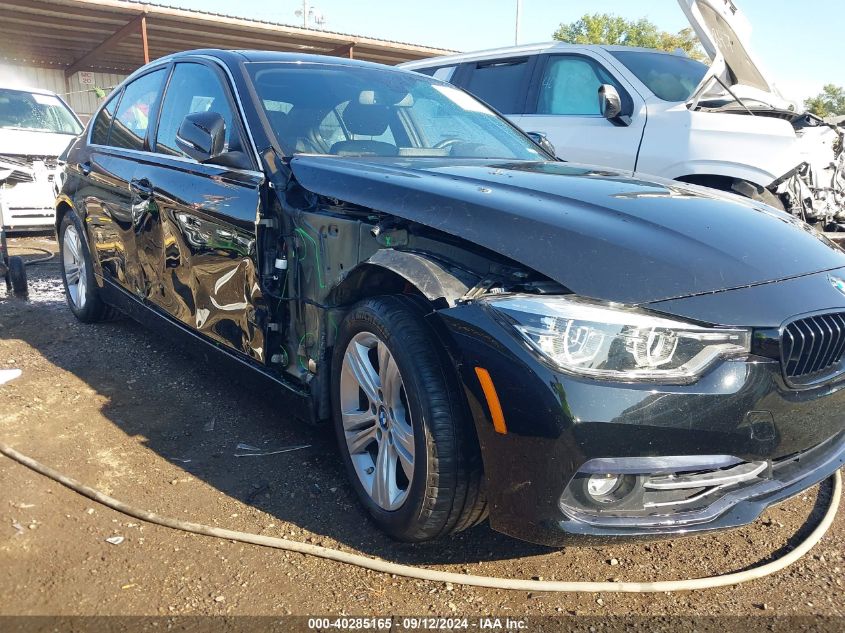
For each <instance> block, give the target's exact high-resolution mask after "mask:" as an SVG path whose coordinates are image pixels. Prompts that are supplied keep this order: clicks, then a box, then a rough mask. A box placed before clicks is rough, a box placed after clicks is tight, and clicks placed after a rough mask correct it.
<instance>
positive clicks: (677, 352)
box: [487, 295, 751, 384]
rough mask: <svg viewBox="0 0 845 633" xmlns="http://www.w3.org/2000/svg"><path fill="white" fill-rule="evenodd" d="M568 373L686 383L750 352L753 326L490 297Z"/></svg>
mask: <svg viewBox="0 0 845 633" xmlns="http://www.w3.org/2000/svg"><path fill="white" fill-rule="evenodd" d="M487 303H488V305H490V306H491V307H492V308H493V309H494V310H495V311H496V312H498V313H499V314H501V315H503V316H504V317H505V318H506V319H507V320H508V321H509V322H510V323H511V324H512V325H513V327H514V328H516V330H517V331H518V332H519V333H520V334H521V335H522V337H523V338H524V339H525V340H526V341H527V342H528V344H529V345H530V346H531V347H533V348H534V349H535V350H536V351H537V352H539V353H540V354H541V355H542V356H543V357H544V358H546V359H547V360H548V361H551V363H553V364H554V365H555V366H556V367H558V368H560V369H561V370H562V371H565V372H569V373H573V374H579V375H583V376H591V377H594V378H603V379H606V380H620V381H626V382H631V381H643V382H660V383H663V384H686V383H690V382H694V381H695V380H697V379H698V377H699V376H701V374H702V373H703V372H704V370H705V369H707V368H708V367H709V366H710V365H711V364H712V363H713V362H714V361H716V360H717V359H719V358H723V357H725V356H732V355H741V354H747V353H748V352H749V351H750V345H751V331H750V330H742V329H722V328H719V329H712V328H703V327H699V326H696V325H692V324H689V323H684V322H683V321H675V320H672V319H667V318H663V317H659V316H656V315H654V314H651V313H649V312H646V311H644V310H639V309H636V308H628V307H624V306H617V305H609V304H604V303H600V302H597V301H590V300H586V299H581V298H579V297H571V296H556V297H536V296H523V295H518V296H510V297H503V298H500V299H491V300H489V301H488V302H487Z"/></svg>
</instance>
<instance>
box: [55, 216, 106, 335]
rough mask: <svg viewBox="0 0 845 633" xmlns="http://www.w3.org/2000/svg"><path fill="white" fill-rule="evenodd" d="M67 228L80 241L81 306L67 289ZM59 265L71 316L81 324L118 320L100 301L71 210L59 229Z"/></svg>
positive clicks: (80, 229)
mask: <svg viewBox="0 0 845 633" xmlns="http://www.w3.org/2000/svg"><path fill="white" fill-rule="evenodd" d="M69 227H74V229H75V230H76V232H77V235H78V236H79V239H80V240H81V248H80V253H79V255H80V257H81V258H82V259H84V261H85V266H84V274H85V280H86V283H85V291H84V297H85V298H84V301H83V302H82V306H79V305H77V304H76V303H75V302H74V299H73V297H72V296H71V292H70V289H69V287H68V277H67V271H66V270H65V237H66V233H67V230H68V228H69ZM59 265H60V266H61V271H62V285H63V286H64V289H65V299H66V300H67V304H68V307H69V308H70V311H71V312H73V315H74V316H75V317H76V318H77V319H79V320H80V321H82V322H83V323H99V322H102V321H111V320H114V319H116V318H119V316H120V313H119V312H118V311H117V310H116V309H115V308H113V307H111V306H110V305H108V304H106V303H105V302H103V300H102V299H100V296H99V293H98V291H97V285H96V281H95V279H94V266H93V264H92V262H91V255H90V253H89V251H88V247H87V242H86V240H85V230H84V228H83V226H82V222H81V221H80V219H79V216H77V215H76V213H75V212H74V211H72V210H69V211H67V212H66V213H65V215H64V217H63V218H62V223H61V226H60V227H59Z"/></svg>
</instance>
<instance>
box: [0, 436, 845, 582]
mask: <svg viewBox="0 0 845 633" xmlns="http://www.w3.org/2000/svg"><path fill="white" fill-rule="evenodd" d="M0 453H2V454H3V455H5V456H6V457H9V458H10V459H13V460H15V461H16V462H18V463H20V464H23V465H24V466H27V467H28V468H31V469H32V470H34V471H36V472H38V473H41V474H42V475H44V476H45V477H49V478H50V479H52V480H54V481H57V482H58V483H60V484H62V485H63V486H65V487H67V488H70V489H71V490H74V491H75V492H78V493H79V494H81V495H84V496H86V497H88V498H89V499H92V500H94V501H96V502H98V503H101V504H103V505H105V506H108V507H109V508H112V509H113V510H117V511H118V512H122V513H123V514H127V515H129V516H131V517H135V518H136V519H140V520H141V521H147V522H149V523H155V524H158V525H163V526H165V527H169V528H173V529H175V530H182V531H184V532H193V533H194V534H203V535H205V536H214V537H217V538H222V539H227V540H230V541H240V542H242V543H252V544H253V545H262V546H264V547H274V548H276V549H283V550H287V551H290V552H298V553H300V554H307V555H309V556H317V557H319V558H326V559H328V560H334V561H337V562H339V563H345V564H347V565H355V566H357V567H363V568H364V569H370V570H372V571H377V572H380V573H384V574H395V575H397V576H405V577H407V578H416V579H419V580H432V581H435V582H450V583H453V584H456V585H472V586H475V587H488V588H490V589H515V590H518V591H553V592H587V593H594V592H620V593H653V592H661V591H691V590H694V589H712V588H714V587H724V586H726V585H737V584H739V583H743V582H748V581H749V580H755V579H757V578H763V577H764V576H768V575H770V574H774V573H775V572H778V571H780V570H782V569H784V568H786V567H788V566H789V565H791V564H792V563H794V562H795V561H797V560H798V559H799V558H801V557H802V556H804V554H806V553H807V552H809V551H810V549H812V547H813V546H814V545H816V543H818V542H819V541H820V540H821V539H822V537H823V536H824V535H825V533H826V532H827V531H828V529H829V528H830V526H831V524H832V523H833V519H834V517H835V516H836V510H837V508H838V507H839V500H840V498H841V496H842V476H841V475H840V473H839V471H837V472H836V473H835V474H834V476H833V494H832V495H831V499H830V506H829V507H828V509H827V512H826V513H825V515H824V518H823V519H822V520H821V522H820V523H819V524H818V525H817V526H816V528H815V529H814V530H813V532H812V533H811V534H810V536H808V537H807V538H806V539H805V540H804V541H803V542H802V543H801V544H800V545H798V546H797V547H796V548H795V549H793V550H792V551H790V552H789V553H788V554H786V555H785V556H782V557H781V558H778V559H776V560H773V561H772V562H770V563H766V564H765V565H761V566H759V567H754V568H753V569H747V570H745V571H740V572H735V573H732V574H725V575H723V576H714V577H710V578H696V579H694V580H666V581H661V582H580V581H579V582H567V581H543V580H520V579H507V578H493V577H489V576H472V575H468V574H456V573H453V572H445V571H437V570H434V569H425V568H422V567H412V566H410V565H400V564H398V563H390V562H387V561H383V560H378V559H373V558H367V557H366V556H360V555H358V554H350V553H348V552H341V551H339V550H336V549H329V548H327V547H319V546H317V545H309V544H307V543H299V542H297V541H289V540H287V539H282V538H276V537H273V536H261V535H259V534H250V533H248V532H236V531H234V530H225V529H221V528H216V527H211V526H208V525H201V524H199V523H190V522H187V521H180V520H178V519H172V518H169V517H163V516H158V515H157V514H155V513H153V512H147V511H146V510H138V509H137V508H133V507H132V506H130V505H127V504H125V503H123V502H121V501H118V500H117V499H113V498H111V497H109V496H108V495H105V494H103V493H102V492H99V491H98V490H94V489H93V488H89V487H88V486H86V485H84V484H81V483H79V482H78V481H76V480H75V479H71V478H70V477H66V476H65V475H62V474H61V473H59V472H57V471H55V470H53V469H52V468H50V467H49V466H45V465H44V464H41V463H40V462H37V461H35V460H34V459H32V458H31V457H27V456H26V455H23V454H22V453H19V452H18V451H16V450H15V449H13V448H11V447H9V446H7V445H6V444H3V443H2V442H0Z"/></svg>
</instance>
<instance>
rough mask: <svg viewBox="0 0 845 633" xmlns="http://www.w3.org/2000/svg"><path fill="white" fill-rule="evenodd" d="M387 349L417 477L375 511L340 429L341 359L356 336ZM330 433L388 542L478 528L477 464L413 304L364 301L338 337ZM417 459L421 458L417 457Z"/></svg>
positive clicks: (469, 434)
mask: <svg viewBox="0 0 845 633" xmlns="http://www.w3.org/2000/svg"><path fill="white" fill-rule="evenodd" d="M362 332H366V333H370V334H374V335H375V336H376V337H378V339H380V340H381V341H382V342H384V343H385V345H386V346H387V348H388V350H389V351H390V353H391V354H392V356H393V359H394V360H395V362H396V365H397V367H398V370H399V373H400V374H401V379H402V383H403V385H404V390H405V394H406V396H407V398H406V399H407V405H408V409H409V411H410V414H411V419H412V426H413V431H414V446H415V459H414V467H413V473H414V476H413V478H412V479H411V481H410V483H409V485H408V493H407V497H406V499H405V501H404V502H403V504H402V505H401V507H399V508H398V509H395V510H392V511H387V510H385V509H383V508H382V507H380V506H379V505H378V504H377V503H375V502H374V501H373V499H372V498H371V497H370V496H369V494H368V493H367V492H366V490H365V489H364V486H363V485H362V483H361V480H360V479H359V476H358V474H357V473H356V471H355V467H354V466H353V463H352V457H351V456H350V450H349V448H348V446H347V442H346V437H345V433H344V429H343V422H342V416H341V406H340V380H341V378H340V376H341V367H342V364H343V358H344V353H345V351H346V349H347V346H348V345H349V343H350V341H351V340H352V339H353V337H355V336H356V335H357V334H359V333H362ZM332 409H333V418H334V427H335V432H336V435H337V441H338V445H339V448H340V452H341V455H342V458H343V461H344V464H345V465H346V470H347V473H348V475H349V477H350V480H351V482H352V486H353V487H354V488H355V491H356V493H357V494H358V497H359V499H360V500H361V502H362V504H363V505H364V506H365V508H366V509H367V511H368V512H369V514H370V516H371V517H372V518H373V519H374V521H375V522H376V523H377V524H378V526H379V527H380V528H381V529H382V530H384V531H385V532H387V533H388V534H389V535H390V536H392V537H393V538H395V539H397V540H400V541H406V542H422V541H428V540H431V539H435V538H438V537H441V536H444V535H447V534H450V533H453V532H457V531H460V530H463V529H466V528H469V527H472V526H473V525H475V524H477V523H480V522H481V521H482V520H484V518H486V516H487V503H486V500H485V495H484V490H483V473H482V467H481V456H480V450H479V446H478V440H477V437H476V435H475V429H474V427H473V426H472V424H471V422H470V419H469V415H468V412H467V409H468V407H467V405H466V402H465V400H464V396H463V394H462V392H461V391H460V389H459V386H458V382H457V378H456V377H455V376H454V373H453V371H452V370H451V367H450V366H449V364H448V360H447V359H446V357H445V351H443V350H442V349H441V348H440V345H439V343H438V342H437V340H436V339H435V337H434V334H433V332H432V331H431V329H430V327H429V326H428V325H427V324H426V323H425V321H424V319H423V318H422V311H421V310H420V308H419V307H418V306H417V304H416V303H415V302H414V301H413V300H411V299H410V298H407V297H395V296H384V297H374V298H370V299H366V300H364V301H362V302H360V303H359V304H357V305H356V306H355V307H353V308H352V309H351V310H350V311H349V313H348V314H347V316H346V317H345V318H344V320H343V322H342V323H341V325H340V328H339V330H338V336H337V340H336V341H335V348H334V355H333V361H332ZM416 456H419V457H416Z"/></svg>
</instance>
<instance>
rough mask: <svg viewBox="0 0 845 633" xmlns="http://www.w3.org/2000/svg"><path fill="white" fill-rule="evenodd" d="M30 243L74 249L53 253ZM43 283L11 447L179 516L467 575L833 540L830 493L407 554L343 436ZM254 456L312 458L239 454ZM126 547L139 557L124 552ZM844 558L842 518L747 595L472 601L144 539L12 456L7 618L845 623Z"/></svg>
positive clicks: (667, 560) (553, 571)
mask: <svg viewBox="0 0 845 633" xmlns="http://www.w3.org/2000/svg"><path fill="white" fill-rule="evenodd" d="M11 246H12V247H13V248H18V249H23V248H26V247H32V246H40V247H46V248H50V249H51V250H55V249H56V245H55V243H54V242H53V241H52V240H51V239H50V238H47V237H27V238H25V239H15V240H12V241H11ZM19 252H26V251H25V250H20V251H19ZM30 252H31V251H30ZM31 257H34V254H33V255H31V256H30V258H31ZM28 270H29V274H30V288H31V293H30V297H29V299H28V300H27V301H24V300H20V299H15V298H12V297H8V296H6V295H5V287H3V286H2V284H0V369H2V368H19V369H21V370H22V372H23V373H22V376H21V377H20V378H18V379H17V380H14V381H12V382H10V383H8V384H6V385H3V386H2V387H0V441H3V442H5V443H7V444H10V445H12V446H13V447H16V448H18V449H19V450H21V451H23V452H25V453H27V454H29V455H31V456H32V457H34V458H36V459H38V460H40V461H42V462H44V463H46V464H48V465H50V466H53V467H55V468H57V469H58V470H60V471H62V472H64V473H66V474H69V475H71V476H73V477H75V478H77V479H79V480H81V481H83V482H85V483H87V484H89V485H92V486H94V487H96V488H99V489H100V490H103V491H105V492H106V493H108V494H110V495H113V496H115V497H117V498H119V499H121V500H124V501H126V502H129V503H131V504H133V505H136V506H139V507H142V508H145V509H148V510H152V511H155V512H158V513H161V514H164V515H167V516H172V517H178V518H183V519H190V520H194V521H199V522H203V523H207V524H209V525H216V526H221V527H228V528H232V529H235V530H243V531H248V532H255V533H260V534H267V535H273V536H280V537H287V538H291V539H296V540H299V541H304V542H308V543H317V544H321V545H325V546H328V547H334V548H339V549H342V550H347V551H354V552H359V553H362V554H365V555H368V556H378V557H382V558H386V559H390V560H394V561H399V562H403V563H409V564H415V565H425V566H428V567H432V568H436V569H443V570H449V571H455V572H465V573H473V574H484V575H491V576H505V577H523V578H532V577H534V578H543V579H549V580H551V579H554V580H565V579H567V580H571V579H580V580H596V581H603V580H613V579H618V580H657V579H673V578H692V577H700V576H705V575H709V574H719V573H724V572H728V571H734V570H740V569H745V568H747V567H749V566H754V565H756V564H758V563H760V562H762V561H766V560H771V559H772V558H774V557H776V556H777V555H779V554H783V553H784V552H786V551H788V550H789V549H790V548H791V547H793V546H794V545H795V544H796V543H797V542H798V541H799V540H800V539H801V538H802V537H803V536H805V535H806V534H807V533H808V532H809V531H810V530H811V529H812V528H813V527H814V525H815V523H816V521H817V520H818V518H819V516H820V515H821V513H822V512H823V510H824V509H825V507H826V503H825V502H826V500H827V499H828V498H829V494H830V488H829V485H828V484H823V485H822V486H821V487H820V488H818V487H817V488H814V489H811V490H809V491H807V493H806V494H804V495H801V496H799V497H796V498H794V499H792V500H790V501H788V502H786V503H783V504H781V505H780V506H777V507H775V508H772V509H770V510H769V511H768V512H766V513H765V514H764V516H763V517H761V519H760V520H758V521H757V522H755V523H754V524H753V525H751V526H748V527H746V528H743V529H739V530H735V531H733V532H729V533H722V534H718V535H710V536H698V537H691V538H686V539H681V540H675V541H662V542H656V543H651V544H635V545H631V544H625V545H609V546H606V547H582V548H567V549H561V550H551V549H546V548H541V547H536V546H532V545H527V544H524V543H521V542H518V541H515V540H512V539H509V538H507V537H505V536H502V535H499V534H497V533H495V532H493V531H491V530H490V529H489V527H488V526H487V525H486V524H485V525H481V526H478V527H476V528H474V529H472V530H469V531H467V532H464V533H462V534H460V535H457V536H455V537H452V538H449V539H445V540H442V541H439V542H437V543H434V544H429V545H418V546H410V545H402V544H396V543H393V542H391V541H389V540H388V539H387V538H385V537H383V536H382V535H381V534H380V533H379V532H378V531H377V530H376V529H375V528H374V527H373V526H372V525H371V524H370V523H369V522H368V520H367V518H366V516H365V515H364V513H363V512H362V511H361V509H360V508H359V506H358V505H357V503H356V501H355V499H354V498H353V492H352V490H351V488H350V487H349V486H348V485H347V483H346V479H345V476H344V472H343V469H342V464H341V463H340V461H339V459H338V455H337V452H336V449H335V447H334V443H333V438H332V435H331V433H330V431H329V429H327V428H314V427H310V426H307V425H305V424H302V423H299V422H297V421H295V420H290V419H287V416H286V414H285V411H284V410H279V408H278V407H277V405H276V402H275V401H274V398H273V394H272V393H263V392H261V391H259V390H257V389H255V388H252V387H251V386H249V385H247V384H242V383H237V382H233V381H231V380H230V379H229V377H227V376H226V375H224V374H223V373H220V372H218V371H215V369H214V368H213V367H208V366H204V365H202V364H200V363H198V361H197V360H196V359H195V358H194V357H192V356H190V355H188V354H187V353H186V352H185V351H184V350H183V349H181V348H180V347H179V346H178V345H174V344H173V343H171V342H168V341H165V340H162V339H161V338H160V337H159V336H158V335H157V334H156V333H155V332H152V331H150V330H147V329H144V328H143V327H141V326H140V325H137V324H136V323H134V322H131V321H128V320H124V321H118V322H115V323H109V324H103V325H96V326H90V325H84V324H81V323H78V322H76V321H75V320H74V318H73V317H72V315H71V313H70V311H69V310H68V309H67V308H66V306H65V304H64V297H63V294H62V290H61V283H60V281H59V277H58V263H57V262H56V260H55V259H54V260H53V261H51V262H49V263H46V264H41V265H37V266H32V267H30V268H29V269H28ZM240 443H245V444H248V445H251V446H255V447H259V448H262V449H267V450H278V449H280V448H284V447H289V446H296V445H303V444H307V445H310V447H309V448H306V449H303V450H298V451H293V452H288V453H281V454H276V455H270V456H263V457H236V456H235V454H236V452H237V446H238V444H240ZM114 536H120V537H123V541H122V542H120V543H119V544H117V545H114V544H111V543H109V542H108V541H107V539H109V538H111V537H114ZM843 556H845V513H840V515H839V517H838V518H837V520H836V522H835V524H834V527H833V528H832V530H831V531H830V532H829V534H828V535H827V536H826V537H825V538H824V540H823V541H822V542H821V543H820V544H819V545H818V546H817V547H816V548H815V550H814V551H813V552H812V553H811V555H809V556H807V557H806V558H804V559H803V560H801V561H799V562H798V563H797V564H796V565H794V566H793V567H791V568H789V569H787V570H786V571H784V572H781V573H779V574H777V575H775V576H773V577H769V578H766V579H763V580H758V581H754V582H752V583H749V584H746V585H743V586H739V587H728V588H723V589H718V590H709V591H699V592H693V593H667V594H657V595H648V594H640V595H626V594H618V595H617V594H610V593H605V594H598V593H596V594H569V595H561V594H556V595H552V594H542V593H537V594H532V593H525V592H507V591H496V590H486V589H476V588H465V587H460V586H450V585H443V584H441V583H434V582H425V581H414V580H409V579H403V578H396V577H391V576H385V575H379V574H375V573H371V572H367V571H363V570H360V569H357V568H353V567H348V566H344V565H340V564H337V563H331V562H328V561H324V560H320V559H315V558H308V557H304V556H302V555H298V554H285V553H283V552H280V551H275V550H269V549H262V548H260V547H255V546H249V545H244V544H239V543H234V542H229V541H223V540H217V539H212V538H207V537H202V536H196V535H191V534H185V533H181V532H177V531H173V530H170V529H167V528H163V527H159V526H154V525H148V524H144V523H141V522H139V521H137V520H134V519H130V518H128V517H126V516H124V515H122V514H119V513H117V512H115V511H112V510H109V509H107V508H105V507H102V506H99V505H97V504H94V503H92V502H91V501H89V500H87V499H85V498H83V497H81V496H78V495H76V494H74V493H72V492H70V491H69V490H67V489H64V488H63V487H61V486H59V485H58V484H55V483H54V482H52V481H49V480H47V479H45V478H43V477H41V476H40V475H37V474H35V473H33V472H32V471H30V470H28V469H26V468H24V467H22V466H20V465H18V464H16V463H14V462H12V461H10V460H8V459H6V458H3V457H0V615H15V614H17V615H22V614H28V615H56V614H59V615H90V614H112V615H119V614H122V615H165V616H172V615H220V614H227V615H245V614H249V615H273V616H278V615H284V614H298V615H315V614H332V615H350V614H357V615H366V616H375V615H379V616H386V615H397V614H407V615H410V614H416V615H447V616H448V615H466V616H472V617H476V616H491V615H499V616H503V617H504V616H510V617H517V616H525V615H530V616H534V617H537V616H543V615H552V616H561V615H563V616H567V615H570V616H571V615H584V616H602V617H607V616H610V615H634V616H640V615H650V616H654V615H659V616H687V617H689V616H713V615H732V616H754V617H755V618H756V620H757V621H764V619H765V618H767V617H771V616H818V615H821V616H828V617H832V618H842V617H843V615H845V599H843V596H845V588H843V586H842V583H843V574H842V570H843V568H845V560H844V559H843ZM748 621H749V622H751V621H752V620H748ZM833 621H834V622H837V623H838V624H842V622H843V621H842V620H833ZM0 628H2V627H1V626H0ZM717 628H718V627H717ZM788 629H789V627H787V628H786V629H783V628H781V629H779V630H788ZM722 630H724V627H722ZM840 630H841V629H840Z"/></svg>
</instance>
